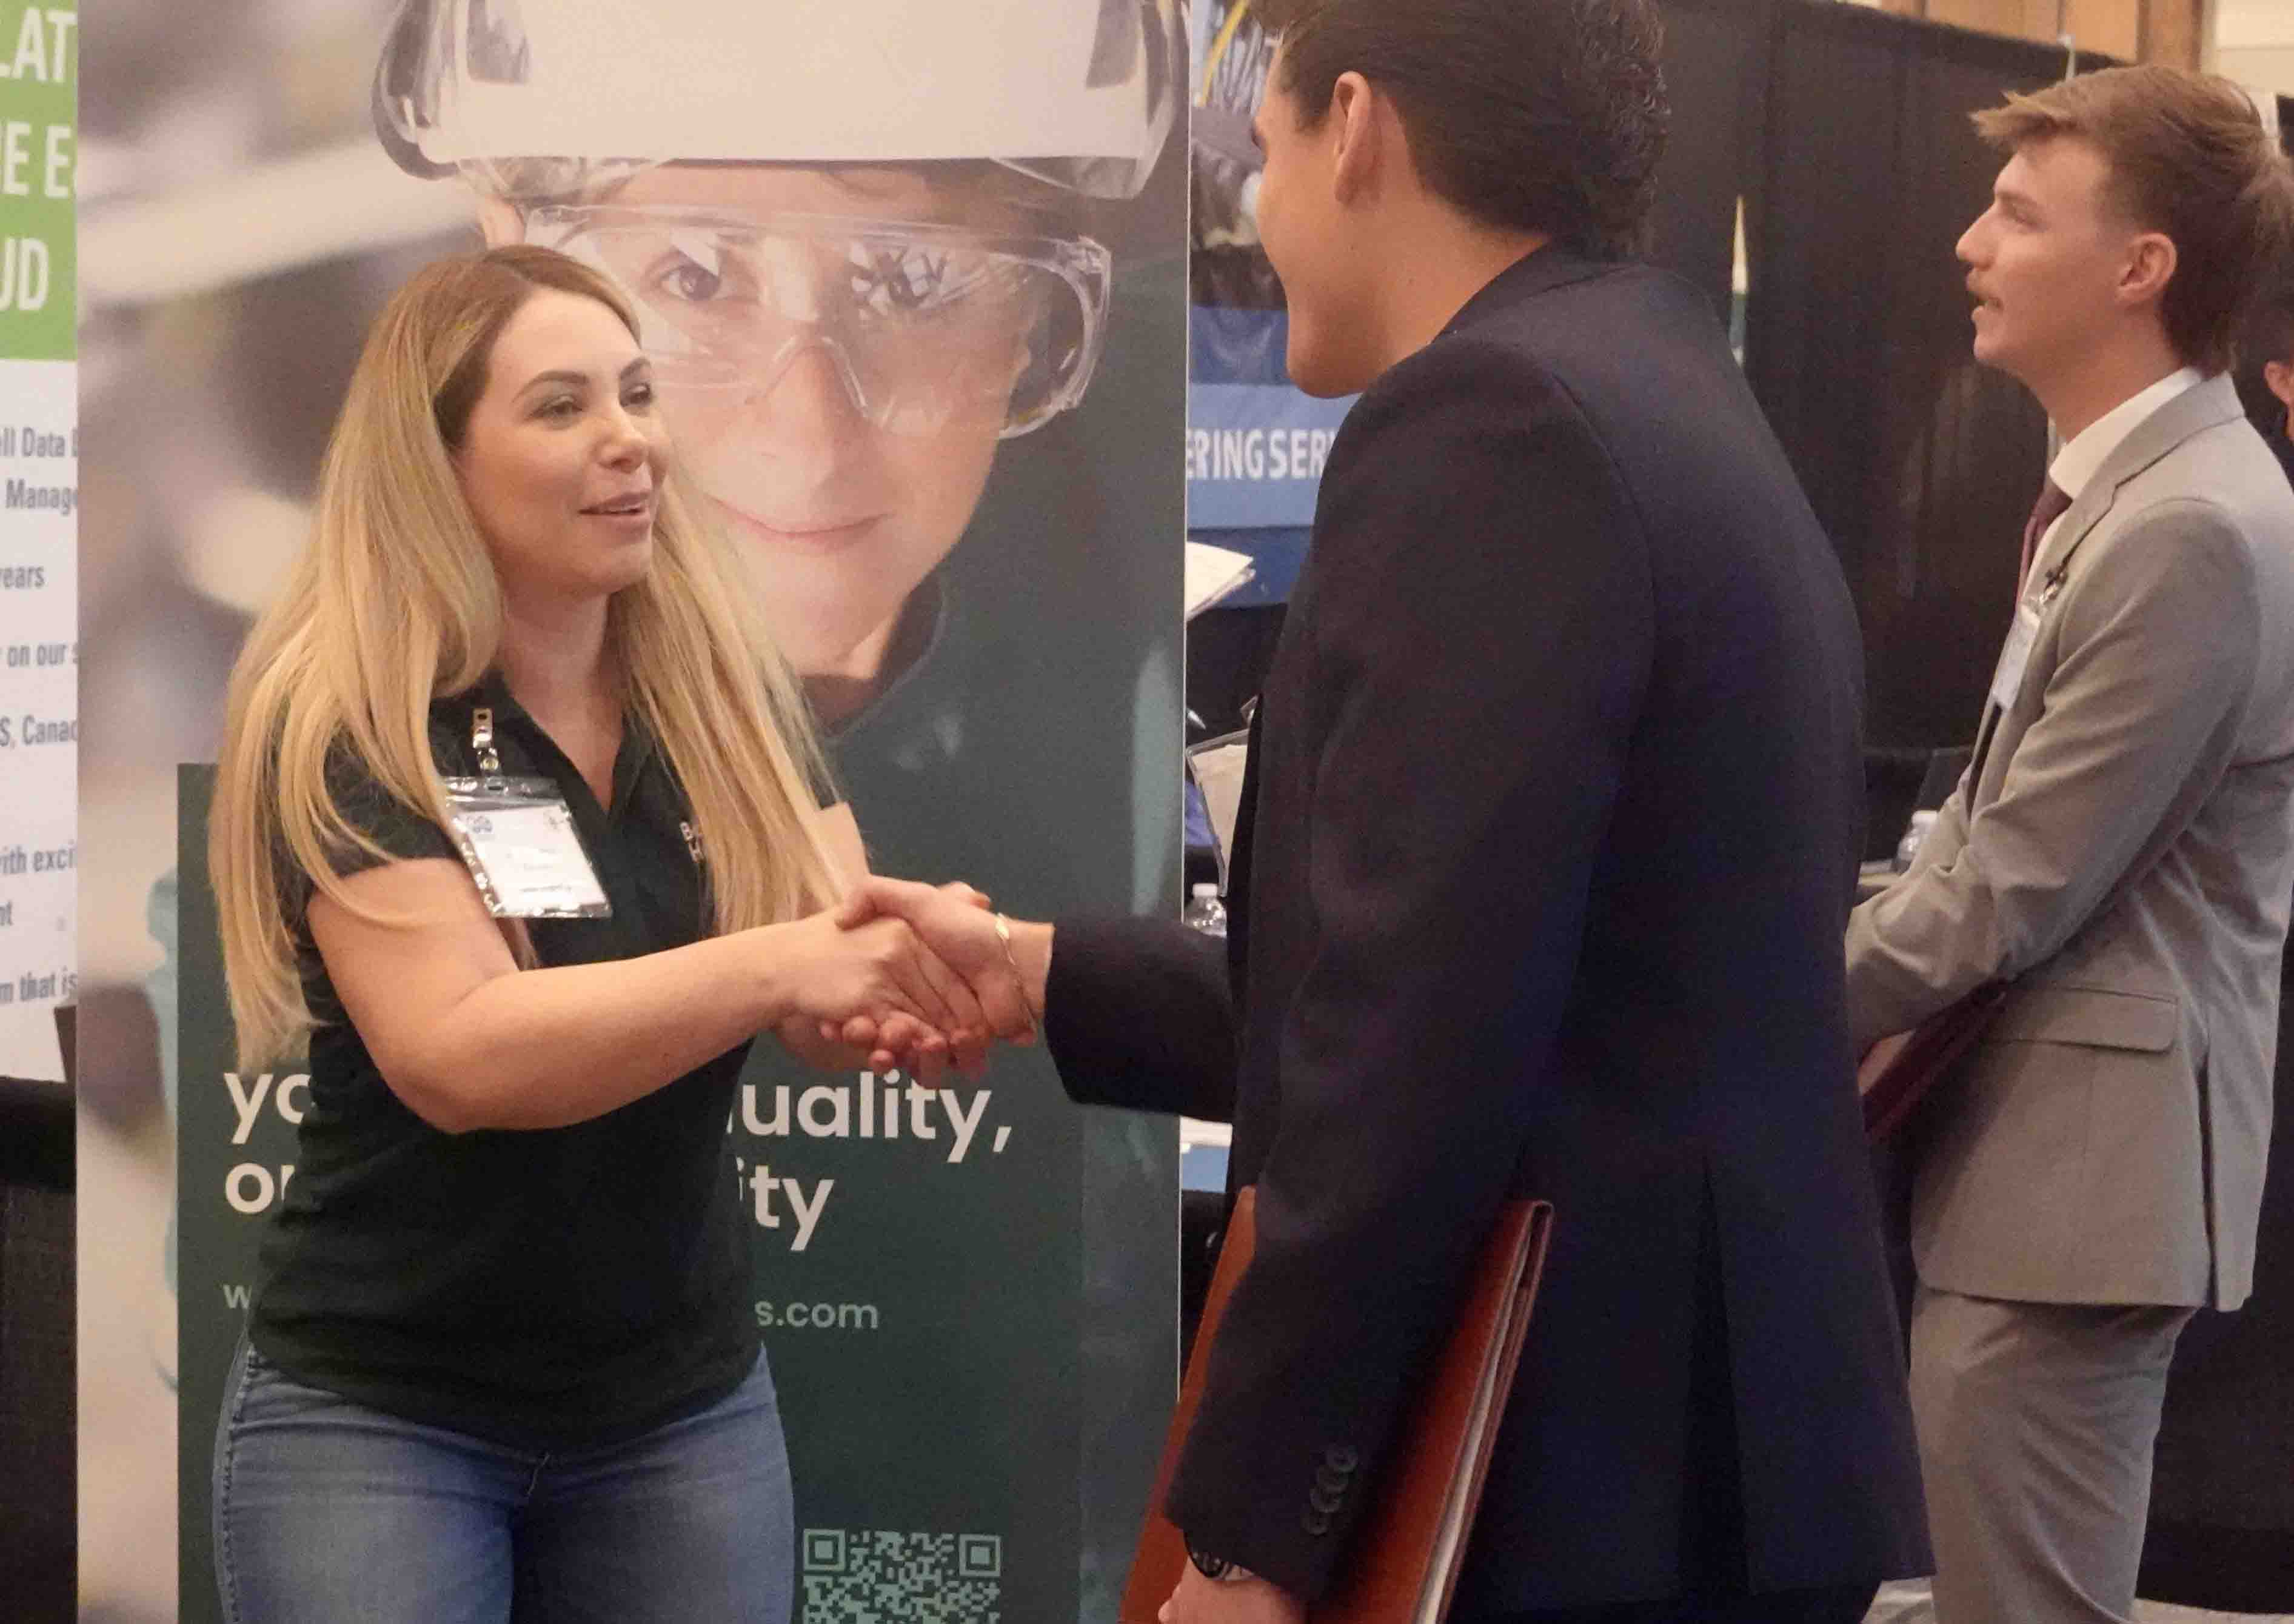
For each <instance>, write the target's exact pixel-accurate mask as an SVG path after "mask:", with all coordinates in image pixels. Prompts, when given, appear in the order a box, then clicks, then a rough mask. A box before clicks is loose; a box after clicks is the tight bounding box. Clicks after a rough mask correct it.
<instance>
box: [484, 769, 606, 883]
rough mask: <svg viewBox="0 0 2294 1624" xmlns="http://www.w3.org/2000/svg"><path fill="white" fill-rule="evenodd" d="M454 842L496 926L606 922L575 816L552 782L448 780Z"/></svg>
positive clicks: (510, 779)
mask: <svg viewBox="0 0 2294 1624" xmlns="http://www.w3.org/2000/svg"><path fill="white" fill-rule="evenodd" d="M446 806H447V811H448V815H449V816H451V818H452V819H453V821H454V841H455V844H456V845H458V846H460V848H461V851H462V861H463V862H465V863H467V864H468V865H469V868H470V878H471V879H473V880H475V881H477V885H478V895H479V896H480V897H484V899H485V904H486V912H488V913H489V914H492V915H493V916H494V917H495V918H496V919H606V918H609V917H611V915H612V914H613V912H614V909H613V905H612V904H611V903H609V902H607V901H606V889H605V887H603V886H601V885H600V884H598V871H597V870H596V869H594V868H592V867H591V866H590V854H589V853H588V852H586V851H584V850H583V849H582V835H581V832H580V831H579V830H577V829H575V828H574V826H573V808H570V807H568V806H567V805H566V804H565V797H564V796H563V795H561V794H559V793H558V792H557V785H556V784H553V783H551V782H550V781H549V779H547V778H503V777H492V776H489V777H484V778H449V779H447V780H446Z"/></svg>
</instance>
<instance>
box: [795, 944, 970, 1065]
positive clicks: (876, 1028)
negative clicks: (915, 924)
mask: <svg viewBox="0 0 2294 1624" xmlns="http://www.w3.org/2000/svg"><path fill="white" fill-rule="evenodd" d="M767 934H769V936H771V937H772V938H773V939H774V945H775V946H776V948H777V952H776V954H775V955H774V956H775V963H774V966H773V970H772V971H771V974H772V977H773V980H774V993H775V999H774V1001H775V1003H776V1005H777V1007H778V1008H779V1010H780V1011H781V1013H780V1016H779V1018H778V1019H777V1020H776V1021H775V1022H774V1026H775V1028H776V1030H778V1031H783V1035H784V1041H786V1038H787V1035H788V1033H787V1031H786V1030H785V1027H789V1026H791V1024H792V1023H794V1022H796V1021H800V1020H801V1021H809V1022H810V1023H812V1025H813V1029H814V1033H815V1034H816V1035H818V1040H819V1044H820V1047H819V1048H818V1050H815V1049H814V1047H813V1044H812V1042H811V1040H810V1039H809V1038H807V1037H803V1036H799V1037H798V1039H797V1041H798V1042H799V1043H803V1044H804V1045H805V1046H806V1049H807V1050H808V1051H811V1052H819V1053H824V1054H826V1055H827V1056H828V1058H831V1059H834V1060H837V1061H839V1062H842V1061H843V1060H848V1059H850V1058H851V1057H850V1055H849V1054H848V1053H845V1052H839V1050H838V1048H837V1046H838V1045H841V1047H842V1050H850V1049H852V1048H856V1047H858V1044H859V1043H866V1044H867V1045H868V1050H869V1061H870V1064H871V1065H879V1066H882V1067H883V1068H890V1067H891V1065H893V1064H896V1063H897V1062H898V1060H899V1059H900V1058H903V1057H905V1058H907V1060H909V1061H910V1066H911V1069H912V1070H914V1071H915V1072H916V1073H917V1074H918V1076H919V1080H920V1081H933V1080H937V1076H938V1074H939V1071H940V1068H941V1067H942V1066H943V1065H945V1063H946V1061H947V1060H948V1055H949V1053H950V1052H951V1051H952V1050H962V1049H974V1048H977V1047H978V1045H979V1044H980V1043H981V1042H982V1041H983V1035H984V1034H985V1033H986V1031H987V1030H988V1019H987V1017H986V1016H985V1015H983V1014H982V1013H981V1011H980V1003H979V1000H978V999H977V998H975V997H974V996H973V995H972V989H971V987H969V986H968V985H966V983H965V981H964V978H963V977H961V976H959V975H957V974H956V972H955V971H953V970H949V969H948V966H947V965H946V964H945V963H943V962H941V961H940V958H939V956H938V955H937V954H934V953H933V952H932V951H931V949H930V948H929V947H927V946H924V945H923V942H922V940H920V939H919V938H918V937H917V935H916V933H915V930H912V929H911V928H910V927H909V926H908V924H907V922H906V921H904V920H899V919H891V918H883V919H875V920H871V921H869V922H866V923H864V924H860V925H858V926H856V927H854V928H851V929H846V928H845V927H843V926H842V924H841V923H840V922H839V919H838V916H837V915H836V914H828V913H821V914H812V915H809V917H807V918H804V919H801V920H795V921H793V922H790V923H787V924H784V925H774V926H770V927H769V928H768V930H767ZM860 1021H866V1022H869V1023H872V1024H871V1025H870V1026H869V1027H867V1028H865V1029H864V1028H862V1027H860V1026H859V1025H858V1022H860ZM832 1031H833V1032H834V1040H832V1037H831V1034H832ZM807 1058H810V1054H808V1057H807Z"/></svg>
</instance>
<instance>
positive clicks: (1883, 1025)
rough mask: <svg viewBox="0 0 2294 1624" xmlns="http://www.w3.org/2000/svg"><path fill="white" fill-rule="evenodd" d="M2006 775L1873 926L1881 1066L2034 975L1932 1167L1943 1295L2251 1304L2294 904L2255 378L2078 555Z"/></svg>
mask: <svg viewBox="0 0 2294 1624" xmlns="http://www.w3.org/2000/svg"><path fill="white" fill-rule="evenodd" d="M2059 570H2060V571H2061V572H2062V573H2061V584H2060V587H2059V589H2057V590H2056V591H2055V592H2054V596H2053V597H2052V598H2051V599H2049V601H2048V602H2047V603H2046V608H2045V610H2044V612H2043V614H2042V618H2041V621H2040V624H2039V628H2038V638H2037V641H2036V643H2035V645H2034V646H2033V648H2032V651H2031V656H2030V664H2029V665H2028V667H2027V668H2026V670H2025V671H2024V674H2023V678H2022V681H2021V685H2020V686H2019V687H2018V688H2017V690H2016V692H2015V694H2014V697H2013V702H2012V703H2010V704H2009V705H2008V706H2007V708H2006V709H2005V711H1997V710H1996V707H1994V706H1991V705H1990V704H1989V703H1987V705H1986V711H1985V720H1986V722H1987V723H1988V724H1989V726H1990V727H1991V728H1992V729H1993V733H1992V736H1991V739H1990V742H1989V747H1988V749H1986V750H1984V751H1981V752H1980V754H1979V756H1978V759H1976V760H1975V761H1974V762H1973V763H1972V764H1971V766H1970V769H1969V775H1968V776H1966V777H1965V778H1963V779H1962V780H1961V782H1960V784H1959V787H1958V788H1957V790H1956V791H1955V792H1953V794H1952V796H1951V798H1950V800H1948V801H1947V802H1946V803H1945V805H1944V808H1943V810H1942V812H1941V814H1940V816H1938V818H1937V820H1936V824H1935V827H1934V830H1933V831H1932V832H1931V834H1930V835H1929V836H1928V839H1927V840H1926V841H1925V843H1924V845H1923V846H1922V847H1921V849H1920V853H1919V857H1918V858H1917V860H1916V862H1915V863H1914V864H1913V865H1912V868H1911V870H1910V872H1909V873H1907V874H1905V875H1904V876H1903V878H1902V879H1901V880H1899V881H1897V882H1896V883H1895V884H1894V885H1892V886H1891V887H1890V888H1889V889H1887V890H1886V891H1884V892H1883V893H1882V894H1881V895H1879V896H1878V897H1874V898H1872V899H1871V900H1870V901H1869V902H1867V903H1866V904H1865V905H1863V906H1861V907H1859V908H1858V909H1857V910H1856V912H1855V914H1853V915H1852V916H1851V920H1850V923H1849V930H1848V1003H1849V1019H1850V1023H1851V1032H1852V1035H1853V1036H1854V1038H1855V1040H1856V1041H1857V1043H1859V1045H1862V1044H1868V1043H1872V1042H1873V1041H1875V1039H1877V1038H1880V1037H1883V1036H1884V1035H1887V1034H1889V1033H1891V1032H1898V1031H1902V1030H1904V1029H1906V1028H1908V1027H1913V1026H1916V1025H1917V1024H1918V1023H1919V1022H1920V1021H1921V1020H1923V1019H1926V1018H1927V1017H1928V1016H1929V1015H1932V1014H1933V1013H1935V1012H1936V1011H1939V1010H1941V1009H1943V1008H1944V1007H1945V1006H1946V1005H1948V1004H1949V1003H1952V1002H1953V1001H1954V1000H1956V999H1957V998H1958V997H1960V996H1961V995H1963V994H1965V993H1967V992H1969V991H1970V990H1972V989H1973V988H1974V987H1978V986H1981V984H1983V983H1985V982H1988V981H1991V980H1994V979H1998V978H2012V979H2013V984H2014V985H2013V991H2012V992H2011V993H2010V995H2009V996H2008V998H2007V1001H2006V1003H2005V1004H2004V1006H2003V1007H2002V1010H2001V1012H2000V1014H1999V1016H1998V1018H1997V1021H1996V1022H1995V1024H1994V1025H1993V1026H1992V1027H1990V1028H1989V1030H1988V1031H1987V1032H1986V1034H1985V1035H1984V1037H1983V1039H1982V1040H1981V1042H1980V1043H1978V1044H1977V1046H1976V1047H1975V1049H1974V1050H1973V1052H1971V1054H1970V1055H1969V1057H1968V1058H1967V1060H1965V1062H1963V1064H1962V1067H1961V1068H1960V1070H1959V1072H1958V1075H1956V1076H1954V1077H1952V1078H1949V1079H1947V1080H1946V1081H1945V1082H1944V1083H1943V1084H1941V1085H1940V1089H1939V1092H1938V1094H1937V1095H1936V1096H1935V1097H1934V1098H1933V1100H1932V1109H1931V1113H1930V1118H1929V1121H1928V1123H1927V1124H1926V1125H1925V1127H1924V1133H1923V1137H1922V1141H1921V1143H1920V1146H1919V1149H1918V1150H1917V1152H1916V1154H1917V1157H1918V1165H1917V1168H1916V1179H1915V1193H1914V1198H1913V1215H1912V1222H1913V1248H1914V1255H1915V1257H1916V1261H1917V1263H1918V1265H1919V1272H1920V1278H1921V1279H1923V1280H1924V1281H1926V1282H1927V1283H1928V1284H1929V1285H1931V1286H1933V1287H1940V1288H1942V1289H1944V1290H1948V1291H1956V1292H1961V1293H1965V1294H1967V1295H1978V1296H1993V1297H2005V1298H2011V1299H2014V1300H2018V1301H2027V1302H2049V1303H2170V1304H2191V1305H2200V1304H2207V1303H2211V1304H2212V1305H2214V1306H2216V1307H2219V1308H2233V1307H2236V1306H2237V1305H2238V1304H2239V1303H2241V1302H2243V1301H2244V1300H2245V1298H2246V1295H2247V1293H2248V1292H2249V1289H2250V1288H2251V1285H2252V1280H2253V1273H2254V1237H2255V1225H2256V1221H2257V1210H2258V1208H2259V1206H2260V1203H2261V1198H2262V1176H2263V1162H2264V1157H2265V1155H2266V1150H2267V1149H2268V1146H2269V1142H2270V1109H2271V1078H2272V1068H2273V1065H2274V1061H2275V1058H2276V1057H2275V1054H2274V1049H2275V1046H2276V1041H2277V1008H2278V985H2279V961H2280V957H2281V954H2282V952H2283V950H2284V947H2285V941H2286V927H2287V913H2288V905H2289V900H2290V896H2294V492H2290V491H2289V490H2288V487H2287V483H2286V478H2285V475H2283V474H2282V473H2281V472H2280V471H2279V469H2278V466H2277V464H2276V463H2275V462H2274V460H2273V459H2272V458H2271V455H2270V452H2269V451H2268V450H2267V449H2266V447H2265V446H2264V444H2263V443H2262V441H2261V439H2260V438H2259V436H2257V434H2255V432H2254V430H2253V428H2252V426H2250V425H2249V424H2248V423H2247V421H2246V420H2245V418H2243V417H2241V415H2240V412H2239V404H2238V399H2237V396H2236V395H2235V394H2234V393H2233V390H2232V388H2231V385H2230V381H2229V379H2228V378H2213V379H2210V380H2209V381H2208V382H2206V383H2203V384H2201V385H2200V386H2197V387H2196V388H2193V389H2191V390H2189V391H2187V392H2185V393H2184V394H2181V395H2179V396H2177V397H2176V398H2175V399H2174V400H2172V401H2170V402H2168V403H2167V404H2166V405H2165V406H2163V407H2161V408H2160V410H2158V411H2157V412H2155V413H2154V414H2152V417H2150V418H2147V419H2146V420H2145V421H2144V422H2143V423H2142V424H2141V425H2140V426H2137V427H2136V429H2135V432H2134V433H2133V434H2129V435H2128V436H2127V439H2126V440H2125V441H2124V442H2122V443H2120V445H2119V448H2118V450H2117V451H2114V452H2112V453H2111V457H2110V458H2109V459H2108V460H2107V461H2106V462H2105V463H2104V464H2103V467H2102V469H2101V470H2100V471H2099V472H2098V474H2097V475H2096V476H2095V479H2094V480H2093V481H2092V482H2091V483H2089V484H2088V486H2087V489H2086V490H2085V491H2082V492H2081V493H2080V495H2079V498H2078V500H2077V501H2076V502H2075V503H2073V504H2072V506H2071V508H2070V511H2069V512H2068V513H2067V514H2065V515H2064V516H2063V518H2062V522H2061V523H2059V524H2057V525H2056V526H2055V527H2054V530H2053V531H2052V532H2050V534H2049V536H2048V538H2047V540H2046V543H2045V544H2044V545H2043V546H2042V548H2040V551H2039V556H2038V558H2037V559H2035V560H2034V562H2033V564H2032V569H2031V575H2030V586H2029V587H2028V588H2027V596H2030V595H2034V594H2044V593H2045V592H2046V582H2047V581H2048V580H2049V577H2050V576H2051V575H2053V574H2054V573H2055V572H2057V571H2059Z"/></svg>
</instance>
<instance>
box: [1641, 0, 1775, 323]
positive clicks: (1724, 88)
mask: <svg viewBox="0 0 2294 1624" xmlns="http://www.w3.org/2000/svg"><path fill="white" fill-rule="evenodd" d="M1661 9H1662V10H1663V12H1664V80H1665V89H1666V92H1667V93H1668V94H1669V96H1670V97H1671V99H1672V138H1671V139H1670V140H1669V141H1668V142H1666V143H1665V151H1664V163H1663V164H1662V165H1661V166H1659V168H1658V170H1657V196H1656V208H1655V214H1654V216H1653V218H1652V220H1651V237H1652V241H1651V244H1650V249H1649V256H1648V257H1649V261H1650V263H1651V264H1656V265H1660V266H1662V267H1664V269H1665V270H1667V271H1671V272H1673V273H1674V274H1675V275H1677V276H1680V277H1683V278H1685V279H1687V280H1688V281H1690V282H1693V283H1695V284H1696V286H1697V287H1698V288H1701V289H1703V290H1704V295H1705V296H1706V297H1707V298H1709V299H1711V300H1712V312H1713V314H1714V315H1715V316H1716V317H1717V318H1718V319H1719V320H1720V321H1722V322H1724V323H1726V322H1728V321H1729V317H1730V303H1731V297H1730V296H1731V288H1730V282H1731V272H1732V270H1733V267H1734V265H1735V262H1736V245H1737V199H1738V198H1740V197H1745V196H1748V195H1749V194H1751V193H1752V192H1753V191H1755V190H1756V188H1757V185H1758V177H1759V173H1760V164H1761V100H1762V95H1763V93H1764V90H1765V87H1766V79H1767V77H1768V49H1769V6H1768V5H1767V4H1764V3H1763V0H1664V4H1663V6H1662V8H1661Z"/></svg>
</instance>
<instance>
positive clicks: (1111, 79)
mask: <svg viewBox="0 0 2294 1624" xmlns="http://www.w3.org/2000/svg"><path fill="white" fill-rule="evenodd" d="M1183 4H1184V0H404V4H403V6H402V9H401V11H400V12H399V16H398V20H397V22H396V23H395V26H394V27H393V28H392V30H391V34H390V37H389V40H388V43H387V44H386V45H385V47H384V50H383V55H382V60H381V62H380V64H379V65H378V68H377V69H376V74H375V122H376V126H377V128H378V132H379V133H380V134H381V136H382V139H383V142H384V145H385V146H386V147H387V148H388V149H389V150H390V153H391V156H392V157H393V158H395V159H396V160H397V162H398V163H399V165H400V166H401V167H403V168H406V169H409V170H411V171H413V172H414V173H416V174H422V175H439V174H444V173H448V172H450V171H453V170H456V169H460V168H462V167H464V166H476V167H479V168H481V169H484V168H489V167H492V166H495V165H498V164H503V163H506V162H511V161H514V160H520V159H530V158H573V159H582V160H588V161H598V160H608V161H614V160H618V161H628V162H636V163H659V162H667V161H673V160H679V159H685V160H693V159H719V160H749V161H769V162H775V163H798V164H809V163H818V164H826V163H920V162H931V161H935V160H942V159H979V158H988V159H994V160H996V161H997V162H1000V163H1003V164H1005V165H1007V166H1010V167H1012V168H1013V169H1017V170H1020V171H1021V172H1023V173H1025V174H1027V175H1032V176H1034V177H1036V178H1037V179H1039V180H1042V181H1045V182H1047V183H1050V184H1053V185H1054V186H1059V187H1062V188H1065V189H1067V190H1070V191H1078V192H1081V193H1084V194H1086V195H1089V196H1094V197H1103V198H1122V197H1130V196H1133V195H1135V194H1136V193H1137V192H1138V191H1139V189H1140V188H1141V186H1143V184H1144V183H1145V181H1146V177H1147V174H1148V171H1149V170H1150V169H1151V167H1152V166H1153V165H1154V163H1155V159H1156V157H1157V155H1158V153H1159V152H1160V150H1162V146H1163V141H1164V137H1165V135H1166V134H1167V132H1168V131H1169V128H1170V125H1171V121H1172V119H1173V118H1174V117H1175V116H1176V114H1177V110H1178V109H1179V107H1180V105H1181V104H1182V102H1183V101H1184V96H1185V93H1186V92H1185V67H1186V38H1185V34H1184V27H1185V24H1184V18H1183V16H1182V14H1181V13H1182V6H1183Z"/></svg>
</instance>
